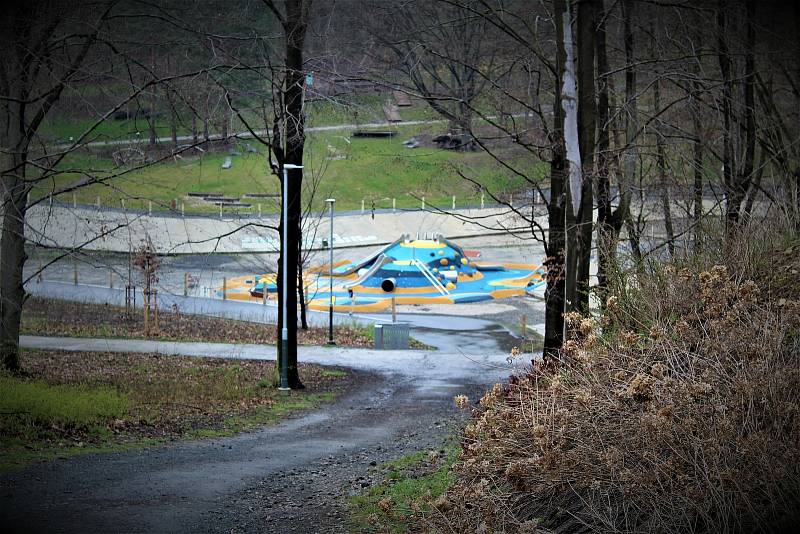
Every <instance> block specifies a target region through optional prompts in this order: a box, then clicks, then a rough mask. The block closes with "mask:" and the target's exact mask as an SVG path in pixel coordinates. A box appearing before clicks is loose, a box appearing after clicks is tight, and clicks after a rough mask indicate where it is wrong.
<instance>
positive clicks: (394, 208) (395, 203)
mask: <svg viewBox="0 0 800 534" xmlns="http://www.w3.org/2000/svg"><path fill="white" fill-rule="evenodd" d="M395 211H397V199H396V198H393V199H392V213H394V212H395Z"/></svg>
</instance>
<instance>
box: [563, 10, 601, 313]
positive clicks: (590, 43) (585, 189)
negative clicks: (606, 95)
mask: <svg viewBox="0 0 800 534" xmlns="http://www.w3.org/2000/svg"><path fill="white" fill-rule="evenodd" d="M594 1H596V0H592V1H585V2H580V3H578V14H577V15H578V16H577V28H578V57H577V59H578V67H579V69H578V76H577V78H578V139H579V142H580V154H581V165H582V169H581V201H580V208H579V209H578V213H577V216H576V218H575V232H574V236H575V252H574V254H571V256H572V257H573V258H574V259H575V271H574V272H575V286H574V287H575V294H574V297H571V296H568V299H569V300H570V301H571V302H572V303H573V306H572V308H573V309H575V310H576V311H579V312H581V313H584V314H585V313H588V311H589V269H590V260H591V253H592V215H593V213H592V210H593V206H594V202H593V187H592V180H593V177H594V149H595V147H594V144H595V126H596V122H597V118H596V112H595V100H594V99H595V89H594V79H595V69H594V53H595V43H594V39H595V20H594V15H595V7H594Z"/></svg>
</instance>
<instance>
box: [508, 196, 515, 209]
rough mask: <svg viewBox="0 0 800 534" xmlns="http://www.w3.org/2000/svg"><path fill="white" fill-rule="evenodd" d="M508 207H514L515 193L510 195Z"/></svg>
mask: <svg viewBox="0 0 800 534" xmlns="http://www.w3.org/2000/svg"><path fill="white" fill-rule="evenodd" d="M508 205H509V206H510V207H512V208H513V207H514V193H510V194H509V195H508Z"/></svg>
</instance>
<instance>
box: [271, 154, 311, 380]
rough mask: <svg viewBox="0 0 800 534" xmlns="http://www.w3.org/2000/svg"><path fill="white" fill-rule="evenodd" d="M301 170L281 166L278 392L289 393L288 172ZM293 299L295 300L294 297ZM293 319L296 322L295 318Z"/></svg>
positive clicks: (289, 166) (298, 166) (296, 166)
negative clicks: (281, 257) (280, 323)
mask: <svg viewBox="0 0 800 534" xmlns="http://www.w3.org/2000/svg"><path fill="white" fill-rule="evenodd" d="M302 168H303V166H302V165H294V164H292V163H284V164H283V247H282V250H281V255H282V256H283V285H282V287H283V289H282V291H283V328H281V385H280V387H278V390H279V391H289V369H288V367H289V329H288V328H287V327H286V325H287V324H288V321H289V318H288V317H287V316H286V299H288V298H289V295H287V294H286V286H287V283H288V282H287V280H288V277H287V272H286V271H287V270H288V265H287V258H288V257H289V254H288V252H289V251H288V250H287V248H288V247H287V245H288V244H289V170H290V169H302ZM265 290H266V288H265ZM293 297H294V298H297V297H296V296H294V295H293ZM294 319H295V320H297V318H296V317H295V318H294Z"/></svg>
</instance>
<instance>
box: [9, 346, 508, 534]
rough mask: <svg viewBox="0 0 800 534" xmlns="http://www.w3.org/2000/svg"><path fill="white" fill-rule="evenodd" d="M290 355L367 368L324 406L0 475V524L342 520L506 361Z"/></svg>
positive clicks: (89, 528)
mask: <svg viewBox="0 0 800 534" xmlns="http://www.w3.org/2000/svg"><path fill="white" fill-rule="evenodd" d="M21 341H22V344H23V346H25V347H31V348H33V347H36V348H54V349H59V350H109V351H116V350H121V351H130V350H138V351H157V352H163V353H165V354H190V355H194V356H222V357H228V358H241V357H254V358H265V359H266V358H272V357H273V356H274V350H273V349H272V348H271V347H263V346H252V345H231V344H207V343H163V342H149V341H126V340H110V339H70V338H42V337H32V336H23V338H22V340H21ZM299 358H300V360H301V361H304V362H309V361H314V362H318V363H324V364H332V365H344V366H348V367H351V368H356V369H362V370H366V371H373V372H374V373H377V374H366V375H365V374H360V375H359V376H360V378H359V380H360V381H361V384H362V387H361V388H359V389H358V390H356V391H354V392H352V393H351V394H349V395H347V396H345V397H344V398H342V399H341V400H340V401H339V402H336V403H334V404H333V405H330V406H328V407H326V408H324V409H321V410H318V411H315V412H312V413H309V414H307V415H304V416H302V417H299V418H296V419H292V420H288V421H285V422H283V423H281V424H279V425H276V426H272V427H266V428H263V429H261V430H258V431H255V432H251V433H247V434H241V435H238V436H234V437H231V438H226V439H210V440H201V441H194V442H183V443H171V444H166V445H163V446H158V447H154V448H150V449H145V450H134V451H129V452H122V453H113V454H100V455H88V456H80V457H73V458H69V459H59V460H55V461H52V462H46V463H41V464H37V465H32V466H30V467H29V468H27V469H25V470H23V471H20V472H17V473H12V474H10V475H6V476H2V477H0V524H2V525H3V527H4V529H5V531H7V532H76V533H79V532H80V533H83V532H126V533H129V532H142V533H145V532H146V533H152V532H170V533H174V532H186V533H196V532H215V533H216V532H219V533H226V534H230V533H231V532H236V533H245V532H246V533H250V532H252V533H276V534H278V533H280V534H285V533H287V532H314V533H316V534H334V533H335V534H343V533H346V532H349V528H348V522H347V509H346V502H345V497H346V496H347V495H348V493H349V492H355V491H364V488H365V487H369V486H370V485H372V484H374V483H375V482H376V479H378V478H380V477H381V475H380V474H379V473H378V472H376V469H377V468H376V467H372V466H376V465H380V464H381V463H382V462H385V461H387V460H390V459H393V458H397V457H400V456H402V455H405V454H409V453H412V452H418V451H428V450H431V449H434V450H438V449H439V448H440V447H441V443H442V440H443V439H444V438H445V437H447V436H452V435H453V432H454V431H456V429H457V426H456V425H457V424H458V421H459V420H461V418H463V417H464V415H465V414H463V413H459V411H458V410H457V409H456V407H455V406H454V403H453V396H454V395H459V394H467V395H469V396H470V398H472V399H475V398H477V397H480V396H481V395H482V394H483V392H484V391H485V389H486V388H487V387H490V386H491V384H492V382H494V381H495V380H496V379H500V378H503V377H505V376H507V375H508V374H509V372H510V371H511V367H510V366H509V365H508V364H507V363H506V362H505V355H504V354H480V355H472V356H471V357H466V356H463V355H461V354H447V353H439V352H423V351H403V352H398V351H372V350H362V349H343V348H325V347H302V348H301V349H300V351H299Z"/></svg>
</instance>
